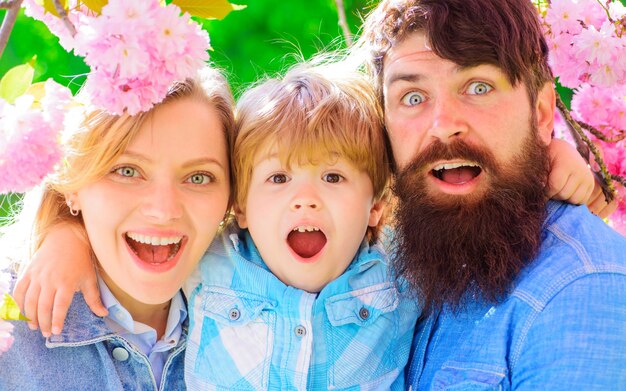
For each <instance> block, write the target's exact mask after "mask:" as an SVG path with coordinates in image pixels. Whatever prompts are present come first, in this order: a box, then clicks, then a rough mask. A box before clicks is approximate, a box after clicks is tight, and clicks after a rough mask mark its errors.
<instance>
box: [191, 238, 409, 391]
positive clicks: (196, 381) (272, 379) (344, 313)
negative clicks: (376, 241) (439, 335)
mask: <svg viewBox="0 0 626 391" xmlns="http://www.w3.org/2000/svg"><path fill="white" fill-rule="evenodd" d="M198 273H199V276H198V275H195V276H194V277H193V278H192V279H191V281H197V282H198V284H197V285H196V286H193V287H191V293H190V294H189V317H190V325H189V328H190V330H189V346H188V349H187V353H186V361H185V380H186V381H187V387H188V388H189V389H190V390H191V389H194V390H195V389H198V390H207V389H211V390H214V389H219V390H326V389H333V390H353V391H358V390H390V389H391V390H402V389H404V367H405V365H406V363H407V361H408V357H409V352H410V349H411V340H412V337H413V331H414V328H415V322H416V320H417V316H418V309H417V306H416V304H415V300H413V299H412V297H409V296H408V295H407V292H406V291H405V289H406V288H407V285H406V284H404V285H403V284H401V283H397V282H396V281H394V278H393V275H392V274H391V273H390V270H389V265H388V262H387V257H386V255H385V252H384V251H383V249H382V247H381V246H379V245H374V246H369V245H368V244H367V243H363V244H362V245H361V248H360V249H359V252H358V254H356V256H355V258H354V260H353V261H352V263H351V264H350V266H349V267H348V269H347V270H346V271H345V272H344V273H343V274H342V275H341V276H339V277H338V278H337V279H335V280H334V281H332V282H330V283H329V284H328V285H327V286H326V287H324V289H322V291H321V292H320V293H319V294H311V293H307V292H305V291H302V290H300V289H296V288H293V287H290V286H287V285H285V284H284V283H282V282H281V281H280V280H279V279H278V278H277V277H276V276H274V275H273V274H272V273H271V272H270V271H269V270H268V269H267V266H266V265H265V263H264V262H263V261H262V259H261V257H260V254H259V253H258V250H257V249H256V247H255V245H254V243H253V241H252V238H251V237H250V235H249V233H248V232H247V231H241V232H237V231H231V232H228V231H227V232H226V233H224V235H222V236H221V237H218V238H217V239H216V240H215V241H214V242H213V244H212V245H211V247H210V248H209V250H208V252H207V253H206V254H205V256H204V258H203V259H202V261H201V262H200V269H199V272H198Z"/></svg>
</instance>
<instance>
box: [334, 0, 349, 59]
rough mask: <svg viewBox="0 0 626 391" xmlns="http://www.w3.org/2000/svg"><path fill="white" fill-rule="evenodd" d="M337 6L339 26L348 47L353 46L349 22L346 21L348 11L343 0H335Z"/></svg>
mask: <svg viewBox="0 0 626 391" xmlns="http://www.w3.org/2000/svg"><path fill="white" fill-rule="evenodd" d="M335 4H337V15H338V18H339V21H338V23H339V26H340V27H341V30H342V31H343V36H344V38H345V39H346V45H347V46H348V47H350V46H352V33H351V32H350V27H348V22H347V19H346V9H345V7H344V5H343V0H335Z"/></svg>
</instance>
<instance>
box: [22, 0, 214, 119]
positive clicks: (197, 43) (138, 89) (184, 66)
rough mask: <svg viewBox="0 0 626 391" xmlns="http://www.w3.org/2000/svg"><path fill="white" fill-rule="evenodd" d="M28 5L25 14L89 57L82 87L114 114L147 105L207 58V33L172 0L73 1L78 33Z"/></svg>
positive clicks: (33, 4)
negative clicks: (96, 5)
mask: <svg viewBox="0 0 626 391" xmlns="http://www.w3.org/2000/svg"><path fill="white" fill-rule="evenodd" d="M69 3H71V1H70V2H69ZM24 6H25V7H26V14H27V15H29V16H32V17H34V18H36V19H40V20H42V21H43V22H44V23H46V25H47V26H48V28H49V29H50V31H51V32H52V33H53V34H55V35H57V36H59V38H60V43H61V45H63V46H64V48H65V49H66V50H68V51H69V50H74V52H75V53H76V54H77V55H79V56H83V57H84V58H85V62H86V63H87V65H89V66H90V68H91V72H90V73H89V75H87V79H86V81H85V84H84V85H83V93H84V94H87V96H89V100H90V101H91V103H92V104H93V105H95V106H98V107H102V108H104V109H105V110H107V111H109V112H110V113H113V114H123V113H125V112H126V113H128V114H130V115H134V114H137V113H139V112H142V111H147V110H149V109H150V108H152V107H153V106H154V104H156V103H158V102H160V101H161V100H162V99H163V98H164V97H165V95H166V93H167V89H168V87H169V86H170V85H171V84H172V82H174V81H176V80H182V79H185V78H187V77H190V76H192V75H193V74H195V72H196V71H197V70H198V69H200V68H201V67H202V66H203V65H204V63H205V61H206V60H208V52H207V50H208V49H209V36H208V34H207V33H206V32H205V31H204V30H202V29H201V28H200V26H199V25H198V24H197V23H195V22H193V21H192V20H191V18H190V16H189V14H188V13H184V14H181V10H180V8H179V7H178V6H176V5H174V4H169V5H162V4H161V2H160V1H159V0H134V1H126V0H110V1H109V2H108V4H107V5H105V6H104V7H103V8H102V11H101V13H100V14H99V15H96V14H95V13H94V12H93V11H91V10H89V9H87V8H86V7H85V6H84V5H80V4H73V5H72V4H69V11H68V19H69V21H70V22H72V24H73V25H74V26H75V28H76V35H74V36H72V35H71V34H70V33H69V30H68V29H67V27H66V26H65V25H64V24H63V23H62V21H61V20H60V19H59V18H57V17H55V16H53V15H52V14H50V13H45V12H44V10H43V8H42V6H41V5H39V4H37V2H36V1H35V0H26V1H25V2H24Z"/></svg>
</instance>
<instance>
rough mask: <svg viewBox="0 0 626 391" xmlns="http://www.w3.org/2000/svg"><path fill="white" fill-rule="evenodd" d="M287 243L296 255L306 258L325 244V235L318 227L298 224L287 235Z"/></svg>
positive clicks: (314, 253) (316, 252) (317, 252)
mask: <svg viewBox="0 0 626 391" xmlns="http://www.w3.org/2000/svg"><path fill="white" fill-rule="evenodd" d="M287 244H288V245H289V247H291V249H292V250H293V252H294V253H296V254H297V255H298V256H300V257H302V258H304V259H308V258H312V257H314V256H315V255H317V254H319V252H320V251H322V249H323V248H324V246H325V245H326V235H325V234H324V232H322V231H321V230H320V229H319V228H318V227H315V226H312V225H300V226H297V227H295V228H294V229H292V230H291V232H290V233H289V235H287Z"/></svg>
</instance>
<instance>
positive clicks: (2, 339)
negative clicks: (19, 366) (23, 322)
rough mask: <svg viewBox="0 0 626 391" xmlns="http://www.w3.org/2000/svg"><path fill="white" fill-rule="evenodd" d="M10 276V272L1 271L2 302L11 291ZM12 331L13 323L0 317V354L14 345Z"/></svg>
mask: <svg viewBox="0 0 626 391" xmlns="http://www.w3.org/2000/svg"><path fill="white" fill-rule="evenodd" d="M10 277H11V276H10V274H9V273H4V272H2V271H0V304H1V303H2V298H3V296H4V294H5V293H8V292H9V279H10ZM12 331H13V325H12V324H11V323H9V322H7V321H5V320H3V319H2V318H0V354H2V353H4V352H6V351H7V350H9V348H10V347H11V345H13V336H12V335H11V332H12Z"/></svg>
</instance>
